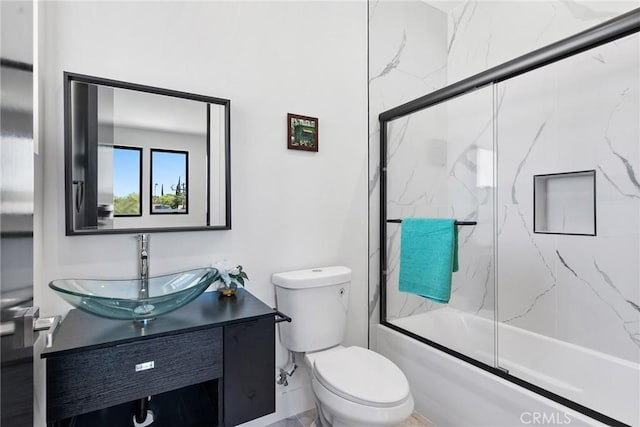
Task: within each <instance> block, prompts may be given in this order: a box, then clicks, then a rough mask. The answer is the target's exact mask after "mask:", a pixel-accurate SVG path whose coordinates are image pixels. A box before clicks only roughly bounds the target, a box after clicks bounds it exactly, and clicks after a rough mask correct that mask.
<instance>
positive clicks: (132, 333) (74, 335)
mask: <svg viewBox="0 0 640 427" xmlns="http://www.w3.org/2000/svg"><path fill="white" fill-rule="evenodd" d="M274 314H275V312H274V311H273V309H272V308H270V307H269V306H267V305H266V304H265V303H263V302H262V301H260V300H259V299H258V298H256V297H254V296H253V295H252V294H251V293H250V292H248V291H246V290H245V289H238V292H237V293H236V295H235V296H233V297H224V296H219V295H218V293H217V292H206V293H204V294H202V295H201V296H200V297H198V298H197V299H196V300H195V301H193V302H191V303H189V304H187V305H185V306H184V307H181V308H179V309H177V310H175V311H173V312H171V313H168V314H165V315H163V316H160V317H158V318H156V319H155V320H152V321H151V322H149V324H148V325H147V326H145V327H144V328H143V327H141V326H140V325H138V324H137V323H135V322H134V321H133V320H112V319H104V318H102V317H97V316H94V315H92V314H89V313H85V312H84V311H81V310H78V309H73V310H70V311H69V313H68V314H67V316H66V317H65V319H64V321H63V322H62V324H60V326H59V329H58V331H57V333H56V334H55V336H54V338H53V346H52V347H50V348H47V349H45V350H44V351H43V352H42V355H41V357H43V358H47V357H54V356H60V355H63V354H67V353H74V352H80V351H86V350H93V349H96V348H103V347H110V346H114V345H119V344H125V343H128V342H132V341H138V340H141V339H149V338H157V337H160V336H166V335H173V334H178V333H182V332H187V331H195V330H198V329H206V328H212V327H217V326H224V325H227V324H230V323H238V322H242V321H246V320H251V319H256V318H260V317H265V316H273V315H274Z"/></svg>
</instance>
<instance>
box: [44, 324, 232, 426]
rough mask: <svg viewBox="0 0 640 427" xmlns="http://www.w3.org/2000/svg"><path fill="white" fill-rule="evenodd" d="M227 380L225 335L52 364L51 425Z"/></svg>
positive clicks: (204, 333) (147, 343)
mask: <svg viewBox="0 0 640 427" xmlns="http://www.w3.org/2000/svg"><path fill="white" fill-rule="evenodd" d="M221 376H222V329H221V328H213V329H205V330H199V331H194V332H187V333H181V334H176V335H168V336H163V337H159V338H152V339H146V340H141V341H136V342H132V343H127V344H122V345H116V346H113V347H108V348H100V349H96V350H89V351H84V352H80V353H72V354H68V355H62V356H57V357H50V358H48V359H47V420H48V421H54V420H60V419H64V418H67V417H70V416H73V415H77V414H82V413H86V412H91V411H94V410H96V409H102V408H107V407H109V406H113V405H117V404H120V403H125V402H129V401H132V400H135V399H140V398H143V397H145V396H152V395H154V394H158V393H162V392H166V391H170V390H176V389H178V388H182V387H185V386H187V385H190V384H197V383H201V382H204V381H209V380H212V379H215V378H220V377H221Z"/></svg>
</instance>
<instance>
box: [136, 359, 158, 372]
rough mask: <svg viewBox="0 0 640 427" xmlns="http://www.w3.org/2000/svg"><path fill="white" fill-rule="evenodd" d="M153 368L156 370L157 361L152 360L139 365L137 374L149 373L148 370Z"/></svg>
mask: <svg viewBox="0 0 640 427" xmlns="http://www.w3.org/2000/svg"><path fill="white" fill-rule="evenodd" d="M153 368H155V361H154V360H152V361H151V362H144V363H138V364H137V365H136V372H140V371H147V370H149V369H153Z"/></svg>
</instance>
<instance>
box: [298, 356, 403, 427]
mask: <svg viewBox="0 0 640 427" xmlns="http://www.w3.org/2000/svg"><path fill="white" fill-rule="evenodd" d="M305 361H306V363H307V365H308V366H309V368H310V369H311V372H312V378H311V387H312V390H313V394H314V397H315V399H316V407H317V410H318V418H319V420H316V426H317V427H319V426H320V425H321V426H323V427H325V426H333V427H387V426H389V427H390V426H393V425H395V424H397V423H399V422H401V421H402V420H404V419H406V418H407V417H408V416H409V415H411V412H412V411H413V406H414V402H413V397H412V396H411V393H410V391H409V384H408V382H407V379H406V377H405V376H404V374H403V373H402V371H400V369H399V368H398V367H397V366H396V365H395V364H394V363H393V362H391V361H390V360H388V359H386V358H385V357H383V356H381V355H380V354H378V353H375V352H373V351H371V350H367V349H365V348H362V347H347V348H345V347H342V346H338V347H337V348H331V349H328V350H324V351H320V352H315V353H309V354H307V355H305Z"/></svg>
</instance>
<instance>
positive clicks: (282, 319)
mask: <svg viewBox="0 0 640 427" xmlns="http://www.w3.org/2000/svg"><path fill="white" fill-rule="evenodd" d="M273 311H275V312H276V317H279V319H278V318H276V323H280V322H289V323H291V317H289V316H287V315H286V314H284V313H282V312H280V311H278V310H276V309H275V308H274V309H273Z"/></svg>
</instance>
